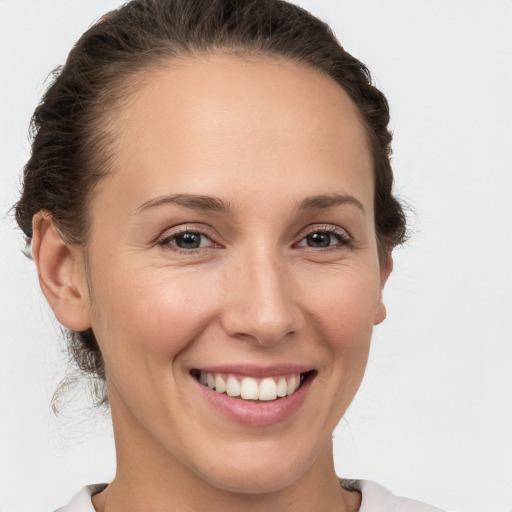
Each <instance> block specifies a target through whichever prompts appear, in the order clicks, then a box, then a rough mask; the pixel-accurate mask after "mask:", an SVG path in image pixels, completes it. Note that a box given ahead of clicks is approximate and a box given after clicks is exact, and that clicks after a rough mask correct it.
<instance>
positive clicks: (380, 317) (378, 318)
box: [373, 252, 393, 325]
mask: <svg viewBox="0 0 512 512" xmlns="http://www.w3.org/2000/svg"><path fill="white" fill-rule="evenodd" d="M392 270H393V257H392V256H391V253H390V252H388V253H386V256H385V260H384V261H383V262H382V263H381V267H380V296H379V303H378V305H377V312H376V314H375V319H374V322H373V323H374V325H378V324H380V323H381V322H383V321H384V320H385V319H386V315H387V311H386V306H385V305H384V302H383V299H382V292H383V290H384V285H385V284H386V281H387V280H388V277H389V275H390V274H391V271H392Z"/></svg>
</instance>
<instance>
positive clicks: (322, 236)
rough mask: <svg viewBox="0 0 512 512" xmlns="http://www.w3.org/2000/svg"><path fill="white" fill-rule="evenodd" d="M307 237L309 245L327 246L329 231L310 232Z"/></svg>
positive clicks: (329, 237) (329, 238)
mask: <svg viewBox="0 0 512 512" xmlns="http://www.w3.org/2000/svg"><path fill="white" fill-rule="evenodd" d="M307 238H308V245H309V246H310V247H329V243H330V241H331V235H330V233H312V234H311V235H308V237H307Z"/></svg>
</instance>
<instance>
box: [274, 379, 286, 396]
mask: <svg viewBox="0 0 512 512" xmlns="http://www.w3.org/2000/svg"><path fill="white" fill-rule="evenodd" d="M276 392H277V396H281V397H283V396H286V394H287V393H288V384H287V383H286V379H285V378H284V377H281V378H280V379H279V382H278V383H277V390H276Z"/></svg>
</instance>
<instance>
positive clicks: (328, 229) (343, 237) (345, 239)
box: [157, 226, 353, 254]
mask: <svg viewBox="0 0 512 512" xmlns="http://www.w3.org/2000/svg"><path fill="white" fill-rule="evenodd" d="M315 234H328V235H331V236H333V237H334V238H336V239H337V244H333V245H328V246H327V247H310V246H307V245H304V246H303V245H298V247H302V248H303V250H320V251H326V250H335V249H340V248H341V249H343V248H348V249H350V248H352V246H353V240H352V238H351V237H350V236H349V235H348V234H347V233H346V232H345V231H343V230H341V229H340V228H337V227H334V226H315V227H314V228H313V229H311V230H310V231H308V232H307V233H305V234H304V235H303V236H302V238H301V239H300V240H299V242H298V243H300V242H303V241H305V240H306V239H307V237H309V236H311V235H315ZM183 235H199V236H200V237H202V238H206V239H207V240H209V241H210V242H211V243H212V244H213V245H212V246H210V247H195V248H189V249H184V248H182V247H178V245H177V244H176V239H177V238H178V237H179V236H183ZM173 242H174V243H173ZM306 243H307V242H306ZM157 245H159V246H160V247H163V248H166V247H169V246H172V247H173V248H172V249H171V250H174V251H177V252H179V253H186V254H191V253H196V252H198V251H201V250H204V249H217V248H220V247H222V246H221V245H220V244H217V243H216V242H215V241H214V240H213V238H212V237H211V236H210V235H208V234H206V233H204V232H203V231H201V230H200V229H193V228H192V229H191V228H186V229H183V230H180V231H177V232H174V233H172V234H170V235H167V236H165V237H164V238H162V239H161V240H159V241H158V242H157ZM293 245H294V246H296V245H297V242H296V243H294V244H293Z"/></svg>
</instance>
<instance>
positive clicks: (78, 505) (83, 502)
mask: <svg viewBox="0 0 512 512" xmlns="http://www.w3.org/2000/svg"><path fill="white" fill-rule="evenodd" d="M106 486H107V484H93V485H87V486H86V487H84V488H82V490H81V491H80V492H79V493H78V494H76V495H75V496H74V498H73V499H72V500H71V501H70V502H69V503H68V504H67V505H65V506H64V507H61V508H59V509H58V510H56V511H55V512H95V511H94V507H93V506H92V501H91V497H92V496H93V495H94V494H97V493H99V492H101V491H102V490H103V489H105V487H106Z"/></svg>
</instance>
